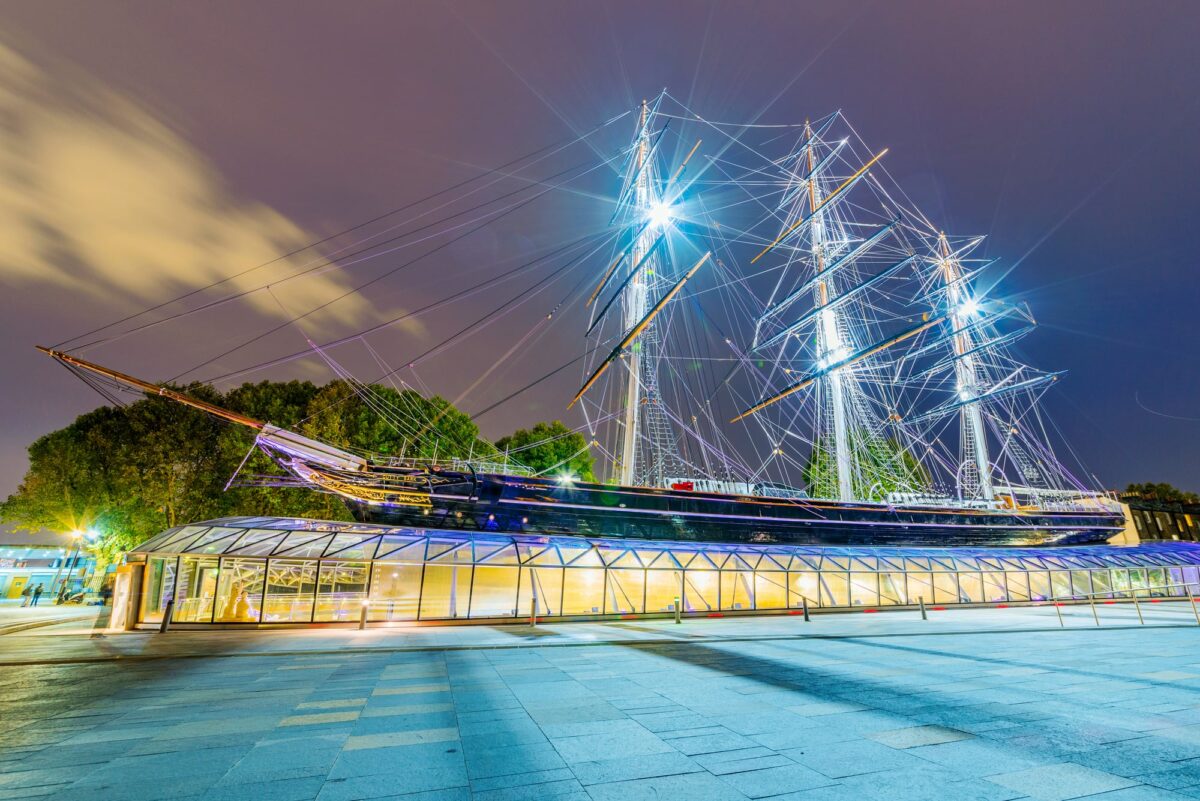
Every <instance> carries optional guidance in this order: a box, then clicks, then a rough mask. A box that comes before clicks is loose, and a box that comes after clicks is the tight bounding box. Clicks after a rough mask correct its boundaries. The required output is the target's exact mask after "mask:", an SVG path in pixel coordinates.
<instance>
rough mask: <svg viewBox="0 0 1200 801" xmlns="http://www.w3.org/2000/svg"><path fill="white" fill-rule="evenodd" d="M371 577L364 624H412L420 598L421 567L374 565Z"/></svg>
mask: <svg viewBox="0 0 1200 801" xmlns="http://www.w3.org/2000/svg"><path fill="white" fill-rule="evenodd" d="M373 570H374V573H373V575H372V576H371V608H370V611H369V612H368V613H367V619H368V620H376V621H391V620H416V619H417V602H418V600H419V599H420V597H421V565H420V564H415V565H414V564H401V563H399V562H376V563H375V565H374V567H373Z"/></svg>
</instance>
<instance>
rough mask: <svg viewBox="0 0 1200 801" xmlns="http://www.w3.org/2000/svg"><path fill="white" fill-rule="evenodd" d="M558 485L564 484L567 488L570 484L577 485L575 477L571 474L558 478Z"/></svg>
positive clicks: (564, 474)
mask: <svg viewBox="0 0 1200 801" xmlns="http://www.w3.org/2000/svg"><path fill="white" fill-rule="evenodd" d="M558 483H559V484H562V485H564V486H567V485H570V484H574V483H575V476H573V475H571V474H570V473H563V474H562V475H560V476H559V477H558Z"/></svg>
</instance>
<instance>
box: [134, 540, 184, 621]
mask: <svg viewBox="0 0 1200 801" xmlns="http://www.w3.org/2000/svg"><path fill="white" fill-rule="evenodd" d="M177 561H178V560H177V557H174V556H167V557H163V556H153V557H151V558H150V560H149V561H148V562H147V563H146V580H145V590H144V591H143V593H142V617H141V619H142V620H143V621H144V622H147V623H159V622H161V621H162V619H163V612H164V610H165V609H166V608H167V601H168V600H170V599H171V597H172V596H174V594H175V565H176V562H177Z"/></svg>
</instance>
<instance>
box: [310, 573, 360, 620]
mask: <svg viewBox="0 0 1200 801" xmlns="http://www.w3.org/2000/svg"><path fill="white" fill-rule="evenodd" d="M368 568H369V563H367V562H322V563H321V569H320V571H319V573H318V578H317V614H316V619H317V620H329V621H355V620H358V618H359V616H360V615H361V614H362V602H363V600H365V599H366V597H367V573H368Z"/></svg>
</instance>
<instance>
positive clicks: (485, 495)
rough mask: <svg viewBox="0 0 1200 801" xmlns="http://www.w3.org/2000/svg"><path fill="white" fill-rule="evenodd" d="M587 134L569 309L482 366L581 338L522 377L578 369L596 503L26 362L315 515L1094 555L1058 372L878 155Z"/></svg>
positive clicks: (1115, 519) (677, 110) (93, 372)
mask: <svg viewBox="0 0 1200 801" xmlns="http://www.w3.org/2000/svg"><path fill="white" fill-rule="evenodd" d="M622 121H625V123H629V122H632V123H633V124H632V127H633V135H632V139H631V140H626V142H625V144H624V145H623V146H620V147H618V148H616V149H615V152H613V153H606V152H605V151H604V149H603V148H602V147H600V146H596V145H595V144H594V137H595V136H596V135H597V131H598V132H599V134H600V135H603V134H604V133H606V132H611V131H613V130H615V129H616V127H617V126H619V125H620V124H622ZM697 134H699V135H697ZM589 137H592V139H591V140H589V142H588V144H590V145H592V146H593V152H594V154H598V155H596V160H597V164H598V165H600V166H601V167H604V168H611V174H612V175H613V176H614V178H615V180H613V181H611V189H610V190H609V191H610V194H609V199H608V203H609V204H610V205H609V207H608V209H607V210H606V212H605V213H604V215H603V218H601V217H600V216H599V215H598V216H597V218H596V219H595V220H591V221H589V222H590V224H591V226H592V228H594V229H595V230H590V231H589V232H588V233H587V234H586V235H585V236H583V237H581V238H580V239H579V240H576V241H575V243H574V245H572V247H573V248H576V246H577V248H576V249H574V250H571V249H565V250H564V249H560V251H561V252H562V258H563V259H564V261H563V266H562V268H561V271H559V272H555V273H553V275H554V276H556V277H555V279H554V280H556V281H557V280H558V277H557V276H560V275H561V276H565V277H568V278H569V277H571V276H573V277H574V279H575V280H574V281H573V286H572V287H571V288H570V290H569V291H568V292H566V294H564V295H563V297H562V299H561V300H559V301H557V302H556V303H555V304H554V305H553V306H552V307H551V308H550V309H549V312H548V313H546V311H545V310H539V314H538V315H535V316H536V317H537V320H536V321H535V322H534V323H533V327H532V328H531V329H530V334H528V335H527V338H522V339H521V340H519V341H518V342H517V343H516V344H514V345H513V346H512V347H509V348H507V350H506V349H505V346H504V344H503V343H501V344H500V345H499V346H497V348H496V351H497V356H496V360H497V364H498V363H499V362H501V361H504V360H506V359H508V358H509V357H510V356H511V355H512V354H513V353H514V352H517V350H518V346H521V347H522V348H525V349H527V348H528V345H529V343H530V342H534V343H536V342H537V341H539V338H540V337H543V336H545V334H546V331H547V326H549V325H554V324H560V321H562V320H564V319H565V320H570V321H571V323H572V324H573V325H575V326H577V328H576V330H577V331H578V330H579V329H582V333H583V336H582V337H581V338H580V339H579V340H578V342H579V347H578V348H577V354H576V356H575V357H574V358H573V360H572V361H571V362H568V363H567V365H564V366H563V367H558V368H555V370H554V371H553V372H552V373H551V374H550V375H557V374H560V373H561V372H562V371H563V369H564V368H567V367H573V368H575V369H577V370H578V382H579V383H578V385H577V386H578V389H577V390H576V391H575V392H574V394H573V395H571V396H564V397H562V405H563V407H564V413H566V414H568V415H571V416H572V417H568V419H569V421H570V426H571V427H572V428H573V429H574V431H577V432H579V433H583V434H584V436H585V438H586V441H587V443H588V444H587V449H588V450H590V451H591V453H592V455H593V456H595V457H596V458H597V459H598V461H599V462H600V464H601V465H602V467H601V470H600V472H601V474H602V475H603V477H604V478H603V480H601V481H585V480H583V479H582V478H581V477H579V476H575V475H571V474H569V473H567V472H566V471H565V470H560V469H556V468H557V467H558V466H555V468H551V469H547V470H542V471H541V472H534V471H532V470H529V469H527V468H525V467H524V466H523V465H522V462H521V456H522V454H521V452H519V451H508V452H499V451H497V452H495V453H489V454H485V455H483V456H479V455H477V454H464V453H446V454H440V455H439V456H437V457H434V458H423V459H418V458H410V457H408V456H406V455H405V454H399V455H395V454H393V455H389V456H386V457H385V456H380V455H376V454H368V453H360V452H356V451H354V450H353V449H349V448H345V447H336V446H334V445H332V444H329V443H327V442H322V441H320V440H318V439H315V438H313V437H309V436H306V435H305V434H303V433H301V432H299V431H292V430H287V429H285V428H281V427H278V426H276V425H273V424H272V423H271V422H270V421H267V420H257V419H253V418H250V417H247V416H244V415H242V414H238V413H235V412H232V411H229V410H227V409H224V408H221V407H219V406H216V405H213V404H211V403H208V402H205V401H203V400H200V399H197V398H196V397H194V396H192V395H190V394H188V393H186V392H184V391H183V390H181V389H179V388H176V387H174V386H171V385H166V384H159V383H154V382H149V381H144V380H141V379H138V378H135V377H134V376H132V375H128V374H126V373H123V372H119V371H116V370H112V369H110V368H107V367H104V366H101V365H99V364H97V363H95V362H93V361H91V360H89V359H86V358H84V357H83V356H81V355H80V353H79V352H78V349H73V348H70V347H55V348H41V349H42V350H43V351H45V352H46V353H48V354H49V355H50V356H52V357H53V358H55V359H57V360H58V361H60V362H61V363H62V364H64V365H66V366H67V367H68V368H70V369H71V370H73V371H75V372H77V373H79V374H80V375H81V377H85V378H86V379H87V380H88V381H89V382H91V383H93V384H95V383H96V382H100V383H101V384H105V385H109V386H112V387H117V388H122V389H125V390H129V391H132V392H135V393H149V394H154V395H159V396H163V397H166V398H169V399H172V400H175V401H178V402H180V403H184V404H187V405H190V406H193V407H196V408H199V409H201V410H203V411H205V412H207V413H209V414H212V415H214V416H216V417H218V418H221V419H223V420H227V421H229V422H230V423H233V424H236V425H241V426H246V427H249V428H251V429H253V431H254V432H255V442H256V445H257V447H258V448H259V449H260V450H262V451H263V452H264V453H266V454H267V455H268V456H270V458H271V459H272V460H273V462H274V463H275V464H276V465H277V466H278V468H279V469H280V475H278V476H276V477H274V478H272V479H271V481H272V482H273V483H275V484H277V485H279V486H303V487H309V488H312V489H315V490H319V491H321V492H326V493H332V494H334V495H337V496H339V497H341V498H342V499H343V500H344V501H345V503H346V504H347V506H348V507H349V509H350V511H351V512H352V514H353V516H354V517H355V518H356V519H357V520H360V521H364V522H373V523H385V524H390V525H398V526H406V527H414V528H425V529H467V530H475V531H498V532H520V533H524V534H535V535H537V534H545V535H556V536H561V535H565V536H581V537H595V536H603V537H608V538H617V537H625V538H632V539H643V540H670V541H712V542H739V543H788V544H818V545H846V544H853V545H900V544H903V545H917V546H920V545H928V546H956V545H963V546H968V545H969V546H980V545H989V546H1030V545H1072V544H1086V543H1098V542H1103V541H1105V540H1107V539H1108V538H1110V537H1112V536H1114V535H1115V534H1118V533H1120V531H1121V530H1122V528H1123V523H1124V521H1123V517H1122V515H1121V512H1120V507H1119V505H1117V504H1116V503H1115V502H1114V501H1113V500H1112V499H1111V498H1109V497H1108V496H1107V495H1106V494H1105V493H1103V492H1101V491H1099V490H1098V489H1096V488H1091V487H1088V486H1087V485H1086V484H1085V483H1084V482H1082V481H1080V480H1079V479H1077V478H1076V477H1075V476H1074V475H1073V474H1072V473H1071V472H1070V471H1068V469H1067V468H1066V467H1064V465H1063V464H1062V463H1061V462H1060V461H1059V459H1058V458H1057V457H1056V456H1055V451H1054V448H1053V446H1052V441H1053V440H1054V439H1055V438H1056V435H1055V434H1054V432H1055V429H1054V428H1053V424H1052V423H1051V422H1050V421H1049V418H1048V416H1047V415H1046V414H1045V413H1044V411H1043V410H1042V408H1041V400H1042V398H1043V395H1044V394H1045V393H1046V392H1048V391H1051V390H1052V388H1053V386H1054V384H1055V382H1056V381H1058V380H1059V378H1060V377H1061V376H1062V373H1061V372H1048V371H1044V370H1039V369H1037V368H1034V367H1032V366H1030V365H1028V364H1026V363H1025V362H1024V361H1023V360H1021V359H1020V358H1019V356H1018V354H1017V352H1016V350H1015V346H1017V344H1018V343H1019V341H1020V340H1022V339H1023V338H1024V337H1025V336H1027V335H1028V334H1029V333H1030V332H1031V331H1032V330H1033V328H1034V326H1035V320H1034V317H1033V315H1032V314H1031V312H1030V311H1029V309H1028V308H1027V307H1026V306H1025V305H1024V304H1021V303H1015V302H1010V301H1008V300H1006V299H1004V298H1003V297H1001V296H1000V295H999V294H998V293H997V291H996V289H997V284H998V282H999V276H998V273H999V271H998V270H995V269H994V264H995V262H994V261H993V260H990V259H986V258H984V257H983V255H982V252H983V251H982V243H983V238H982V237H956V236H951V235H948V234H946V233H945V232H943V231H942V229H941V228H940V227H938V226H936V225H935V224H934V223H933V222H931V221H930V220H929V219H928V218H927V217H925V216H924V215H923V214H922V213H921V212H920V211H919V210H917V208H916V206H915V204H914V203H913V202H912V201H911V200H910V199H909V197H908V196H907V195H906V194H905V193H904V191H903V190H902V189H901V188H900V187H899V185H898V184H897V183H896V182H894V181H893V180H892V178H891V176H890V174H889V173H888V172H887V170H886V168H885V166H884V159H885V156H886V154H887V150H879V151H873V150H871V149H869V148H867V147H866V146H865V144H864V143H863V142H862V140H861V139H860V138H859V137H858V135H857V133H855V131H854V129H853V128H851V127H850V125H849V123H848V122H847V121H846V119H845V117H844V116H843V115H842V114H841V113H840V112H839V113H834V114H831V115H829V116H827V117H825V118H823V119H820V120H815V121H805V122H804V123H802V124H800V123H797V124H789V125H759V124H757V123H743V124H731V123H724V122H717V121H711V120H708V119H706V118H703V117H701V116H700V115H698V114H696V113H694V111H692V110H691V109H690V108H688V107H687V106H686V105H685V104H683V103H682V102H680V101H679V100H677V99H676V98H674V97H672V96H671V95H669V94H668V93H666V92H664V93H663V94H661V95H660V96H658V97H657V98H656V99H654V100H653V101H647V102H643V103H642V104H640V105H639V106H638V107H637V108H635V109H633V110H631V111H630V112H629V113H627V114H624V115H621V116H619V117H617V118H614V119H613V120H610V121H609V122H607V123H605V124H604V125H601V126H599V127H598V128H597V129H596V130H594V131H592V132H588V133H587V134H585V135H583V136H581V137H579V139H580V140H583V139H588V138H589ZM706 142H707V143H708V145H707V147H706V146H705V145H706ZM522 169H523V167H522ZM589 171H590V170H589ZM601 174H603V173H601ZM593 177H594V173H593ZM569 180H574V179H573V178H572V179H569ZM565 183H566V181H565V180H564V181H563V182H562V183H559V184H557V185H555V184H550V183H547V182H544V181H543V182H541V183H538V184H536V186H539V187H541V186H543V185H544V186H545V189H540V188H539V189H538V192H539V193H543V192H549V191H550V190H551V189H562V188H563V186H564V185H565ZM614 192H615V193H614ZM538 196H540V194H538V195H534V196H532V197H538ZM568 254H573V255H571V258H570V259H566V255H568ZM547 280H548V279H547ZM463 291H465V290H461V289H460V292H459V294H462V292H463ZM538 291H539V292H540V291H541V290H540V289H539V290H538ZM531 305H532V304H531ZM535 334H536V335H535ZM363 335H364V334H363V333H361V332H360V333H358V334H356V335H354V336H352V337H346V338H342V339H340V340H337V341H335V342H331V343H323V344H322V345H316V344H315V343H314V344H313V345H312V349H311V350H312V352H313V353H316V354H318V355H321V356H322V357H323V358H325V359H326V361H327V363H329V364H331V365H333V366H335V367H336V366H337V363H335V362H333V361H332V357H330V356H329V352H330V350H331V349H332V347H334V346H337V345H340V344H344V343H345V342H349V341H351V340H353V339H354V338H355V337H361V336H363ZM560 336H566V334H565V333H564V334H560ZM542 341H544V340H542ZM297 355H299V354H297ZM281 361H282V360H275V361H273V362H271V363H270V364H278V363H281ZM268 366H270V365H268ZM489 372H490V368H489ZM339 374H340V373H339ZM541 380H543V379H539V380H538V381H535V382H533V384H537V383H540V381H541ZM353 386H354V387H355V389H356V391H360V392H365V393H370V392H371V391H372V390H371V386H370V385H369V384H365V383H361V382H355V383H354V384H353ZM531 386H532V384H531ZM372 408H376V407H372ZM380 413H381V414H383V415H385V416H386V415H387V413H388V410H386V409H381V410H380Z"/></svg>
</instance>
